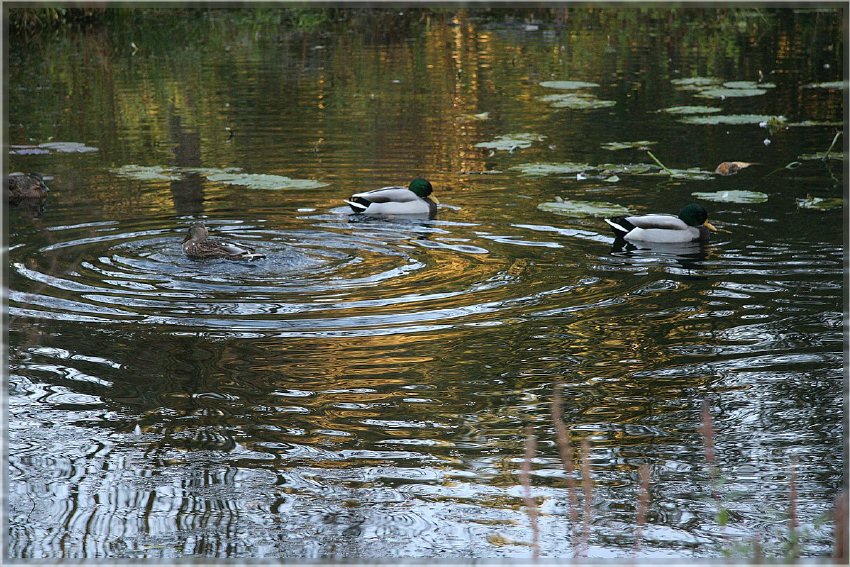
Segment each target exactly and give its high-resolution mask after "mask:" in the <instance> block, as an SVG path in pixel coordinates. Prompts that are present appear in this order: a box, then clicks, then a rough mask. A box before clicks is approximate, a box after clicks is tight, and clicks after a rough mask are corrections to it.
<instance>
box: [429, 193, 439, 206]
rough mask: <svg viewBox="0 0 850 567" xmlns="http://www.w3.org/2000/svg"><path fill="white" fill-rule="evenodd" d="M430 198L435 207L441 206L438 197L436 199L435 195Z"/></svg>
mask: <svg viewBox="0 0 850 567" xmlns="http://www.w3.org/2000/svg"><path fill="white" fill-rule="evenodd" d="M428 198H429V199H431V200H432V201H434V204H435V205H439V204H440V200H439V199H437V198H436V197H434V196H433V195H429V196H428Z"/></svg>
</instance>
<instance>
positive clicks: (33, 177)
mask: <svg viewBox="0 0 850 567" xmlns="http://www.w3.org/2000/svg"><path fill="white" fill-rule="evenodd" d="M48 191H50V189H48V188H47V185H45V184H44V177H42V175H41V174H40V173H14V174H12V175H9V176H7V177H6V200H7V201H9V202H10V203H12V204H13V205H16V204H18V203H20V202H21V201H24V200H33V201H35V200H40V199H46V198H47V192H48Z"/></svg>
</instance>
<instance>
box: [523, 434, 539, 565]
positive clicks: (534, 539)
mask: <svg viewBox="0 0 850 567" xmlns="http://www.w3.org/2000/svg"><path fill="white" fill-rule="evenodd" d="M536 453H537V438H536V437H535V436H534V433H533V432H532V429H531V426H529V427H527V428H526V437H525V455H524V456H523V459H522V468H521V469H520V473H519V478H520V483H521V484H522V489H523V499H524V500H525V510H526V514H528V521H529V523H530V524H531V553H532V558H533V559H534V560H535V561H537V559H538V558H539V557H540V527H539V526H538V523H537V516H538V514H537V501H536V500H535V499H534V497H533V496H532V495H531V461H532V460H533V459H534V455H535V454H536Z"/></svg>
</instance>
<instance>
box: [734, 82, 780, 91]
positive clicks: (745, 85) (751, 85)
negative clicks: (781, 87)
mask: <svg viewBox="0 0 850 567" xmlns="http://www.w3.org/2000/svg"><path fill="white" fill-rule="evenodd" d="M723 86H724V87H726V88H727V89H775V88H776V85H774V84H773V83H757V82H755V81H728V82H726V83H723Z"/></svg>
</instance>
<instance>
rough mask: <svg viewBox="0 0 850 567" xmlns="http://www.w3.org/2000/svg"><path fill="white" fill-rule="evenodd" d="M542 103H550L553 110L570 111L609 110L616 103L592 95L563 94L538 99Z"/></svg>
mask: <svg viewBox="0 0 850 567" xmlns="http://www.w3.org/2000/svg"><path fill="white" fill-rule="evenodd" d="M540 100H542V101H543V102H548V103H551V105H550V106H552V107H553V108H569V109H571V110H595V109H598V108H609V107H611V106H615V105H616V104H617V103H616V102H615V101H613V100H603V99H600V98H597V97H596V96H594V95H592V94H583V93H565V94H553V95H546V96H543V97H540Z"/></svg>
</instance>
